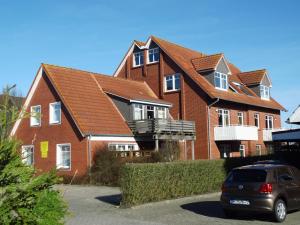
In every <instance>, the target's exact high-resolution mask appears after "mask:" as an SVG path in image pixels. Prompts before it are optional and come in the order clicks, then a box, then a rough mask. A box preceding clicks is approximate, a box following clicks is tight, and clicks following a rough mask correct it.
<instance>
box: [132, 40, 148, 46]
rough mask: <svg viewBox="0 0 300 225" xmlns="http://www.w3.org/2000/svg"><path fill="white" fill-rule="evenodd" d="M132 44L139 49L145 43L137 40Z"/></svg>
mask: <svg viewBox="0 0 300 225" xmlns="http://www.w3.org/2000/svg"><path fill="white" fill-rule="evenodd" d="M134 43H136V44H137V45H138V46H139V47H142V46H144V45H145V44H146V43H145V42H142V41H137V40H134Z"/></svg>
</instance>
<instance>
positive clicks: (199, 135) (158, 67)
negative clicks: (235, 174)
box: [118, 52, 281, 159]
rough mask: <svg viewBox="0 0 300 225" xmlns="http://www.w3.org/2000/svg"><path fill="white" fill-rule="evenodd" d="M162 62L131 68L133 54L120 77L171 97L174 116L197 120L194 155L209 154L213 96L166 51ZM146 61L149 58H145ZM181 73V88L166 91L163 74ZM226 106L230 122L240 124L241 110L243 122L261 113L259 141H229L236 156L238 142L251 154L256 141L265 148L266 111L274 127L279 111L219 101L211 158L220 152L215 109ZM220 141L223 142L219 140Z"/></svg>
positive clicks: (252, 123)
mask: <svg viewBox="0 0 300 225" xmlns="http://www.w3.org/2000/svg"><path fill="white" fill-rule="evenodd" d="M160 54H161V55H160V62H159V63H155V64H150V65H144V66H142V67H138V68H132V55H131V56H130V57H129V58H128V59H127V62H126V64H125V66H124V68H122V69H121V70H120V73H119V74H118V77H123V78H129V79H133V80H140V81H145V82H147V83H148V85H149V86H150V87H151V88H152V90H153V91H154V92H155V94H156V95H157V96H159V97H160V98H162V99H164V100H166V101H169V102H171V103H172V104H173V107H172V108H171V109H170V113H171V115H172V117H173V118H174V119H184V120H192V121H195V123H196V141H195V156H196V159H199V158H204V159H207V158H208V148H209V146H208V145H209V144H208V143H209V142H208V107H207V105H208V104H210V103H211V102H212V100H211V99H209V97H208V96H207V94H206V93H204V92H203V91H202V90H201V89H200V88H199V87H198V85H197V84H195V83H194V81H192V80H191V79H190V78H189V77H188V76H186V75H185V74H184V73H183V72H182V70H181V69H180V68H179V67H178V66H177V65H176V64H175V63H174V62H173V61H172V60H171V59H170V58H169V57H168V56H167V55H166V54H164V53H163V52H161V53H160ZM144 61H146V60H144ZM126 66H127V69H125V67H126ZM174 73H180V74H181V75H182V76H183V82H182V87H181V91H177V92H171V93H164V92H163V90H162V88H163V77H164V76H165V75H169V74H174ZM218 108H226V109H229V110H230V117H231V118H230V122H231V124H237V123H238V118H237V113H238V112H240V111H241V112H244V124H245V125H254V113H255V112H259V113H260V129H259V133H258V135H259V140H258V141H242V142H226V144H228V143H229V144H230V145H231V147H232V149H236V151H237V152H236V153H233V154H232V155H233V156H239V152H238V150H239V145H240V144H244V145H245V150H246V155H251V154H253V152H255V148H256V144H260V145H261V147H262V153H263V154H264V153H265V152H266V151H265V148H266V147H265V143H264V142H263V135H262V129H263V128H264V126H265V121H264V117H265V115H273V116H274V127H275V128H279V127H280V126H281V124H280V111H278V110H268V109H263V108H259V107H255V106H246V105H242V104H238V103H229V102H226V103H225V102H223V103H222V102H219V103H218V104H217V105H215V106H214V107H212V108H211V109H210V111H211V125H210V139H211V155H212V158H220V152H219V149H218V146H217V143H216V142H215V141H214V127H215V126H216V125H218V115H217V112H216V109H218ZM219 143H221V142H219ZM187 147H188V156H189V158H191V147H190V142H188V143H187Z"/></svg>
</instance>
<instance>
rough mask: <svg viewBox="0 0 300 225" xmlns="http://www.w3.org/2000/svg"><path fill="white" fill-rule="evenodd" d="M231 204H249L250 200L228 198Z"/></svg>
mask: <svg viewBox="0 0 300 225" xmlns="http://www.w3.org/2000/svg"><path fill="white" fill-rule="evenodd" d="M230 204H231V205H250V202H249V201H247V200H230Z"/></svg>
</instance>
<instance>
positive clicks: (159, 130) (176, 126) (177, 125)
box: [127, 119, 195, 135]
mask: <svg viewBox="0 0 300 225" xmlns="http://www.w3.org/2000/svg"><path fill="white" fill-rule="evenodd" d="M127 123H128V125H129V127H130V129H131V130H132V132H133V133H134V134H183V135H195V122H194V121H185V120H167V119H149V120H134V121H128V122H127Z"/></svg>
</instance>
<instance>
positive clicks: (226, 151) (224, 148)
mask: <svg viewBox="0 0 300 225" xmlns="http://www.w3.org/2000/svg"><path fill="white" fill-rule="evenodd" d="M220 153H221V158H222V159H224V158H230V157H231V151H230V145H227V144H223V145H221V146H220Z"/></svg>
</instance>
